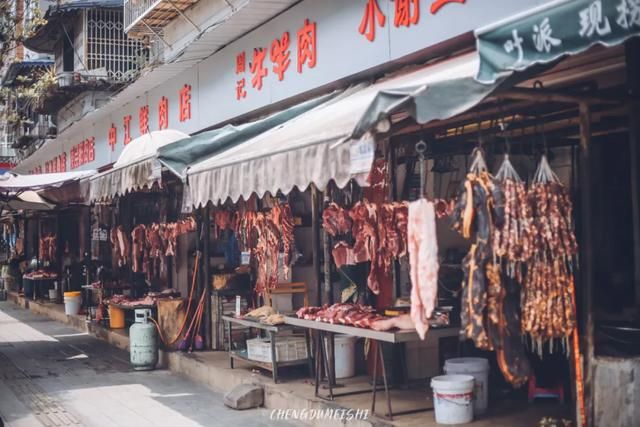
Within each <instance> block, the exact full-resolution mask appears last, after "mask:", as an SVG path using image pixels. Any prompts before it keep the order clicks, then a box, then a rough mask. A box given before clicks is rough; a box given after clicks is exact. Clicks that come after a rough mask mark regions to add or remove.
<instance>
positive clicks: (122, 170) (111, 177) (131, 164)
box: [89, 129, 189, 201]
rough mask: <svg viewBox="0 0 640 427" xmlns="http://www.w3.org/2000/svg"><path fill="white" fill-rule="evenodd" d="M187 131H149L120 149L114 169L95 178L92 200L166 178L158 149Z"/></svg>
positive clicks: (103, 198)
mask: <svg viewBox="0 0 640 427" xmlns="http://www.w3.org/2000/svg"><path fill="white" fill-rule="evenodd" d="M188 137H189V135H187V134H186V133H184V132H180V131H177V130H172V129H165V130H159V131H154V132H150V133H146V134H144V135H141V136H140V137H138V138H136V139H134V140H133V141H131V142H130V143H129V144H127V146H126V147H125V148H124V150H122V153H120V157H118V160H117V161H116V162H115V164H114V165H113V169H110V170H108V171H106V172H103V173H100V174H98V175H96V176H94V177H92V178H91V181H90V196H89V198H90V200H91V201H96V200H105V199H109V198H112V197H115V196H118V195H120V196H122V195H124V194H126V193H127V192H129V191H135V190H141V189H143V188H144V187H149V188H150V187H151V186H152V185H153V184H154V183H156V182H160V181H161V179H162V169H161V165H160V163H159V162H158V149H159V148H160V147H163V146H165V145H167V144H170V143H172V142H175V141H179V140H181V139H185V138H188Z"/></svg>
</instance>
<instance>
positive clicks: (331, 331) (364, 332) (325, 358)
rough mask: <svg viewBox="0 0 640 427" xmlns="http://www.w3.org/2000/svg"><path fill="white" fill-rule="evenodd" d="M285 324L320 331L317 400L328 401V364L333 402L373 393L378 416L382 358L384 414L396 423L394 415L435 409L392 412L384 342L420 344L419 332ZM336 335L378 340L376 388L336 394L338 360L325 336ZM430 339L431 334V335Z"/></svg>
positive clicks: (446, 331) (447, 331)
mask: <svg viewBox="0 0 640 427" xmlns="http://www.w3.org/2000/svg"><path fill="white" fill-rule="evenodd" d="M285 323H286V324H288V325H291V326H299V327H302V328H307V329H309V330H314V331H316V332H317V334H315V335H316V339H315V341H314V343H315V345H314V354H315V356H314V359H315V378H314V383H315V387H316V390H315V395H316V397H320V398H324V399H326V398H327V397H326V396H322V395H320V394H319V392H318V390H319V385H320V382H321V381H322V374H321V371H322V367H323V365H324V369H325V371H326V372H327V382H328V384H329V397H328V398H329V399H330V400H333V399H334V398H336V397H340V396H349V395H353V394H362V393H367V392H370V393H372V401H371V413H373V414H375V413H376V392H377V391H378V389H379V387H378V359H380V362H381V363H380V364H381V366H382V381H383V384H384V388H383V389H384V391H385V396H386V400H387V413H386V414H385V415H384V417H385V418H388V419H390V420H393V416H394V415H403V414H410V413H415V412H423V411H430V410H433V407H429V408H420V409H413V410H409V411H403V412H397V413H395V414H394V413H393V411H392V409H391V395H390V394H389V389H390V387H389V384H388V381H387V372H386V367H385V362H384V353H383V352H382V345H381V344H382V343H383V342H387V343H391V344H404V343H408V342H416V341H420V337H419V336H418V333H417V332H416V331H415V330H395V331H376V330H373V329H366V328H357V327H355V326H348V325H341V324H332V323H326V322H318V321H315V320H305V319H299V318H297V317H290V316H287V317H285ZM458 330H459V328H458V327H438V328H433V327H432V328H431V329H430V330H429V332H427V334H431V336H432V335H433V334H437V336H438V338H440V337H445V336H452V335H458ZM335 334H345V335H351V336H355V337H359V338H368V339H370V340H372V341H375V343H376V345H375V347H376V349H375V350H374V353H373V385H372V387H371V390H358V391H350V392H345V393H334V392H333V388H334V384H335V360H333V355H330V354H328V353H329V352H328V351H327V349H326V343H325V337H327V338H328V339H333V335H335ZM428 336H429V335H428Z"/></svg>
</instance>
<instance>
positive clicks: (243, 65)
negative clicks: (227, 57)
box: [236, 52, 247, 74]
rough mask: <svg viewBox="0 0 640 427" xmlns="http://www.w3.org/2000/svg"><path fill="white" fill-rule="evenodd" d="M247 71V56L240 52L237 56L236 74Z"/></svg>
mask: <svg viewBox="0 0 640 427" xmlns="http://www.w3.org/2000/svg"><path fill="white" fill-rule="evenodd" d="M245 71H247V54H246V53H245V52H240V53H239V54H238V55H237V56H236V74H242V73H244V72H245Z"/></svg>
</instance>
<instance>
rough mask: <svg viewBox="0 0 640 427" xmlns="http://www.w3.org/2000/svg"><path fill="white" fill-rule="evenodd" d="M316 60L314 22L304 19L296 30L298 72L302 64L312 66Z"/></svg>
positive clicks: (300, 71)
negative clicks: (302, 23) (300, 26)
mask: <svg viewBox="0 0 640 427" xmlns="http://www.w3.org/2000/svg"><path fill="white" fill-rule="evenodd" d="M316 62H317V43H316V23H315V22H309V20H308V19H305V20H304V25H303V26H302V28H300V30H298V72H299V73H302V66H303V65H304V64H305V63H306V64H307V67H309V68H314V67H315V66H316Z"/></svg>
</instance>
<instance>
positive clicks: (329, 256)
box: [21, 0, 640, 426]
mask: <svg viewBox="0 0 640 427" xmlns="http://www.w3.org/2000/svg"><path fill="white" fill-rule="evenodd" d="M330 3H332V4H331V5H327V4H324V3H323V2H311V1H310V0H307V1H302V2H300V3H298V4H296V5H295V6H293V7H292V8H290V9H289V10H287V11H286V12H284V13H283V14H282V15H280V16H278V17H276V18H275V19H273V20H271V21H269V22H268V23H266V24H265V25H264V26H262V27H261V28H259V29H257V30H256V31H254V32H252V33H249V34H248V35H246V36H244V37H242V38H240V39H239V40H237V41H235V42H233V43H231V44H230V45H229V46H227V47H225V48H224V49H222V50H221V51H219V52H216V53H214V54H213V55H212V56H211V57H210V58H208V59H207V60H205V61H203V62H202V63H199V64H197V65H195V66H194V67H193V69H190V70H188V71H186V72H184V73H182V74H181V75H179V76H176V77H175V78H173V79H171V80H170V81H169V82H168V83H167V84H164V85H161V86H159V87H157V88H155V89H152V90H151V91H149V92H147V93H145V94H144V95H143V96H140V97H138V98H136V99H135V101H131V102H128V103H126V104H125V105H114V104H113V103H112V104H108V106H107V107H105V108H103V109H100V110H97V111H96V112H94V113H92V114H91V115H90V117H89V119H88V120H85V121H81V122H79V123H78V124H76V125H74V126H72V127H71V128H70V129H69V130H68V131H65V132H68V134H65V135H64V138H59V141H58V140H57V141H54V142H52V143H49V144H48V145H46V146H45V147H43V149H42V154H41V156H44V157H47V156H49V157H51V156H53V157H57V156H59V155H60V154H61V152H63V151H64V150H65V144H67V143H68V142H67V141H75V140H78V141H79V140H82V141H85V140H87V139H90V140H91V141H95V153H94V155H93V156H91V158H92V159H93V160H91V161H89V162H86V163H82V164H80V163H77V162H75V163H74V165H73V168H77V169H84V168H89V167H92V168H94V167H95V168H97V167H102V166H105V165H108V164H111V163H114V162H115V164H114V167H113V168H112V169H111V170H108V171H106V172H103V173H100V174H97V175H95V176H94V177H92V178H91V179H90V199H91V201H92V203H93V205H92V226H91V236H92V241H91V243H92V247H91V255H92V258H93V259H94V261H95V262H94V264H93V265H94V266H98V268H96V269H95V275H94V276H92V283H91V284H90V286H88V287H87V295H88V296H87V297H86V300H85V301H87V302H88V303H87V307H86V309H87V312H88V314H89V316H91V317H92V319H93V320H94V321H96V322H102V323H104V324H105V325H107V326H109V327H111V328H113V329H122V328H123V327H124V326H125V325H126V324H127V320H129V321H130V320H131V319H130V317H127V316H128V315H127V313H130V312H131V311H132V309H133V308H141V307H145V308H149V309H151V310H152V311H153V312H152V315H151V317H152V318H153V320H154V321H155V322H157V326H158V328H157V329H158V335H159V337H160V341H161V342H162V349H163V350H165V351H172V350H183V351H189V352H190V351H193V350H201V349H205V350H208V349H213V350H219V351H223V352H226V353H228V358H227V357H226V356H227V354H224V353H220V354H224V355H225V357H224V359H222V360H223V362H222V363H224V364H225V366H227V364H228V366H229V367H230V368H233V369H235V371H234V372H237V375H238V376H240V375H242V374H243V373H245V374H246V373H247V372H249V373H251V372H254V371H253V370H256V371H258V372H260V373H259V374H255V375H253V374H249V375H250V377H249V376H244V377H242V378H243V381H244V380H245V379H247V378H250V379H247V381H252V382H253V381H258V382H270V383H271V382H273V383H275V384H276V385H279V384H280V383H284V388H282V389H280V390H281V391H282V390H285V389H287V390H289V388H290V389H291V390H295V393H296V397H300V396H303V397H304V398H307V399H308V401H310V402H313V404H314V405H315V404H318V405H319V403H318V402H326V401H331V402H332V403H331V405H335V404H337V405H339V406H340V407H345V408H353V409H358V410H360V409H368V410H370V413H371V415H372V416H373V415H375V416H377V417H379V418H386V419H389V420H392V421H393V422H394V423H397V424H398V425H403V424H404V423H406V424H407V425H408V424H415V423H418V422H421V423H423V422H424V421H425V420H427V421H428V422H432V421H433V420H434V417H435V420H436V421H438V422H441V423H444V422H447V421H448V422H455V423H466V422H469V421H471V420H482V419H485V420H494V419H495V421H496V423H497V422H499V418H500V417H504V416H506V417H507V418H506V419H508V420H509V421H507V423H508V424H509V423H511V425H513V424H522V425H529V424H532V425H533V424H534V423H535V424H540V425H548V426H552V425H567V424H566V422H569V421H572V422H574V423H575V424H576V425H582V426H585V425H590V424H591V425H633V420H634V419H635V418H637V416H636V415H637V414H634V413H633V411H634V410H636V411H637V409H634V408H632V407H631V406H623V404H622V403H620V402H625V401H629V400H630V399H629V395H631V394H632V393H634V391H633V390H635V389H634V388H633V381H632V380H631V382H628V383H614V382H613V380H611V379H610V377H615V378H633V375H632V372H633V370H634V368H635V367H637V360H638V359H637V356H638V353H639V350H638V347H637V342H638V340H637V335H636V334H637V333H638V330H639V329H638V327H637V325H638V323H637V322H638V319H639V316H638V308H639V307H640V219H639V218H640V201H639V200H638V197H637V195H638V194H640V192H639V191H638V188H639V187H638V186H639V185H640V180H639V177H640V174H639V172H638V170H639V169H638V162H639V161H640V155H639V154H638V153H639V150H638V147H639V146H640V145H639V144H640V141H638V135H640V132H639V130H638V128H637V127H638V123H640V120H637V117H638V116H639V114H640V107H639V104H638V103H639V101H638V90H639V86H640V81H639V80H638V78H639V77H638V76H640V64H639V61H638V58H640V47H639V46H638V44H639V42H638V37H637V36H638V34H639V33H640V22H638V13H637V11H636V9H635V6H634V4H633V2H630V1H625V0H620V1H611V2H605V1H600V0H558V1H545V2H540V1H528V0H518V1H498V0H496V1H492V2H490V5H487V2H482V1H473V0H469V1H466V2H465V1H434V2H427V3H429V5H430V8H425V7H421V6H424V4H425V3H426V2H417V1H416V2H414V1H399V0H396V1H393V2H392V1H387V0H366V1H364V0H363V1H357V2H348V4H344V3H347V2H340V1H337V0H335V1H334V0H332V1H331V2H330ZM337 11H339V13H338V12H337ZM292 23H298V24H295V25H294V24H292ZM294 35H295V36H294ZM265 40H269V43H268V48H266V47H260V46H263V45H264V44H265ZM294 41H295V43H294ZM345 58H349V60H348V61H347V60H345ZM214 76H215V78H214ZM212 100H216V101H215V105H214V103H213V101H212ZM150 105H151V106H152V108H149V106H150ZM156 106H157V107H158V108H157V111H158V114H157V115H156V114H149V112H150V111H151V112H154V111H156V108H155V107H156ZM214 107H215V108H214ZM156 116H157V117H156ZM136 120H138V121H139V123H137V122H136ZM169 125H170V126H171V129H170V130H169V129H168V127H169ZM150 129H158V130H157V131H153V132H149V130H150ZM136 132H139V135H138V134H136ZM188 135H191V136H188ZM91 138H93V139H91ZM44 157H43V158H41V159H39V158H37V157H36V158H33V159H28V160H27V161H26V162H25V163H24V164H23V165H21V167H22V168H23V169H24V170H34V169H37V166H38V162H40V160H46V159H45V158H44ZM94 285H95V286H94ZM94 289H95V292H94ZM154 310H155V311H154ZM207 356H211V355H210V354H208V355H207ZM194 358H195V357H194ZM205 359H206V360H207V363H220V359H215V357H213V356H211V359H209V358H205ZM211 360H214V361H215V360H217V362H211ZM274 387H276V386H274ZM283 392H284V391H283ZM634 397H637V396H634ZM291 401H292V402H294V401H296V400H295V399H293V396H292V399H291ZM631 401H633V399H631ZM612 402H616V405H620V406H619V407H617V408H616V410H611V409H610V406H611V405H612V404H613V403H612ZM328 407H329V405H328Z"/></svg>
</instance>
